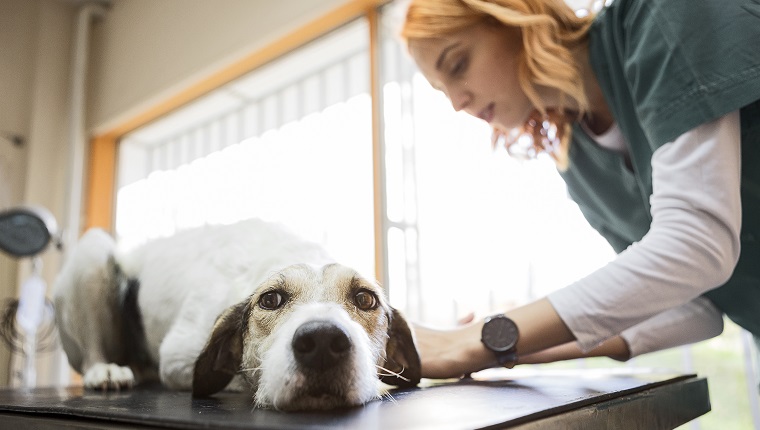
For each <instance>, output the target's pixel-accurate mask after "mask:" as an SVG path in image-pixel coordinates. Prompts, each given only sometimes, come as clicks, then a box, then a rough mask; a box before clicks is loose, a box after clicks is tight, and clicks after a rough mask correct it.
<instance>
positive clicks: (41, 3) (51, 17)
mask: <svg viewBox="0 0 760 430" xmlns="http://www.w3.org/2000/svg"><path fill="white" fill-rule="evenodd" d="M74 7H75V4H74V3H73V2H64V1H60V0H27V1H18V0H0V100H2V103H1V104H0V130H2V131H8V132H13V133H16V134H19V135H21V136H23V137H24V138H25V143H24V145H23V146H22V147H15V146H13V145H10V144H9V143H8V142H6V141H4V140H0V199H2V200H0V208H3V207H8V206H12V205H18V204H36V205H42V206H45V207H47V208H48V209H50V210H51V211H52V212H53V213H54V214H55V215H56V217H57V218H58V217H60V213H61V212H60V211H61V207H62V203H63V189H64V188H63V180H64V177H65V164H64V163H61V162H60V160H62V159H65V154H66V148H65V146H66V142H65V136H66V131H67V129H66V100H67V96H68V93H67V81H68V64H69V60H68V58H69V52H70V35H71V26H72V22H73V21H72V17H73V12H74ZM58 266H59V255H58V253H57V251H55V250H48V251H46V252H45V254H44V255H43V275H44V277H45V279H46V280H47V282H48V284H50V283H52V280H53V277H54V276H55V273H56V271H57V269H58ZM0 270H1V271H2V272H1V273H0V296H2V299H3V301H5V300H6V299H8V298H10V297H16V296H17V294H18V285H19V284H20V280H23V279H25V277H26V276H27V275H28V273H29V271H30V262H29V260H28V259H25V260H21V261H20V262H18V263H17V262H16V261H15V260H11V259H10V258H8V257H6V256H2V257H0ZM48 358H49V357H48ZM42 361H45V357H43V360H42ZM8 363H9V356H8V350H7V349H6V348H5V347H0V386H2V385H7V384H8V380H9V377H8ZM47 370H48V369H45V370H42V371H40V372H39V374H38V377H39V378H40V380H45V379H46V378H47V377H48V376H49V372H48V371H47ZM52 370H53V371H55V369H52Z"/></svg>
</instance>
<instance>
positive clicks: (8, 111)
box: [0, 0, 348, 386]
mask: <svg viewBox="0 0 760 430" xmlns="http://www.w3.org/2000/svg"><path fill="white" fill-rule="evenodd" d="M347 2H348V0H279V1H275V2H273V1H271V0H213V1H210V0H113V1H112V2H111V7H110V8H109V10H108V12H107V13H106V16H105V17H104V18H103V19H100V20H97V21H96V22H95V23H94V24H93V27H92V37H91V47H90V49H91V57H90V64H89V74H88V94H87V116H86V120H85V122H86V127H87V130H88V132H89V133H91V134H92V133H95V132H99V131H103V130H106V129H108V128H109V127H111V126H113V125H114V124H119V123H120V122H121V121H124V120H125V119H130V118H131V117H132V116H133V115H135V113H137V112H141V111H143V110H145V109H146V108H150V107H152V106H154V105H155V104H156V103H157V102H159V101H162V100H164V99H167V98H169V97H171V96H172V95H174V94H176V93H178V92H180V91H182V90H183V89H184V88H186V87H188V86H190V85H192V84H193V83H195V82H198V81H200V80H202V79H203V78H205V77H207V76H209V75H211V74H213V73H214V72H216V71H218V70H220V69H221V68H223V67H225V66H227V65H229V64H232V63H234V62H235V61H237V60H239V59H241V58H243V57H244V56H246V55H247V54H250V53H251V52H254V51H255V50H257V49H258V48H260V47H262V46H265V45H267V44H268V43H271V42H272V41H274V40H276V39H278V38H280V37H282V36H284V35H286V34H288V33H289V32H291V31H293V30H294V29H296V28H298V27H299V26H301V25H303V24H305V23H307V22H309V21H311V20H313V19H315V18H317V17H319V16H321V15H323V14H325V13H327V12H329V11H331V10H333V9H335V8H336V7H338V6H340V5H342V4H344V3H347ZM83 3H85V1H78V0H0V100H2V103H0V131H10V132H13V133H18V134H21V135H23V136H24V137H25V138H26V144H25V145H24V146H23V147H21V148H18V147H14V146H13V145H11V144H10V143H8V142H6V141H4V140H2V139H0V208H4V207H7V206H11V205H15V204H20V203H27V204H39V205H43V206H45V207H47V208H48V209H50V210H51V211H52V212H53V214H54V215H55V216H56V218H57V219H58V221H59V224H60V223H63V220H64V213H65V201H66V188H67V187H66V181H67V171H66V169H67V166H68V163H69V159H68V150H67V148H68V136H69V132H70V130H69V125H68V123H67V121H68V118H69V116H68V111H69V103H70V102H69V80H70V77H69V66H70V61H71V60H70V58H71V52H72V46H71V44H72V32H73V29H74V24H75V19H76V10H77V8H78V7H79V5H80V4H83ZM60 260H61V258H60V253H58V252H57V251H55V250H48V251H47V252H46V253H45V255H44V260H43V264H44V273H43V274H44V277H45V279H46V280H47V282H48V284H49V285H51V284H52V282H53V280H54V278H55V273H57V270H58V269H59V267H60ZM29 266H30V265H29V262H28V261H22V262H21V263H20V264H17V263H16V262H15V260H12V259H10V258H7V257H6V256H4V255H3V256H0V299H5V298H8V297H16V296H17V288H18V284H19V279H24V278H25V276H26V275H27V274H28V273H29ZM43 367H44V365H43ZM48 367H51V369H40V370H38V379H39V380H40V381H41V382H43V383H45V381H48V383H49V381H51V380H54V379H55V376H54V375H53V376H51V375H52V374H54V373H55V372H56V370H55V369H52V367H54V366H53V365H48ZM7 369H8V353H7V349H6V348H5V347H3V346H0V386H3V385H6V384H7V383H8V371H7Z"/></svg>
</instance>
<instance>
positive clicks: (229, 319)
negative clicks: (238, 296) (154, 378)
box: [193, 300, 249, 397]
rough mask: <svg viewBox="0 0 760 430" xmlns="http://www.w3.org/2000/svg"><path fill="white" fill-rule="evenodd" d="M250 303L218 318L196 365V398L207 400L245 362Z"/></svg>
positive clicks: (194, 372) (242, 304)
mask: <svg viewBox="0 0 760 430" xmlns="http://www.w3.org/2000/svg"><path fill="white" fill-rule="evenodd" d="M248 308H249V301H248V300H245V301H243V302H240V303H238V304H237V305H235V306H232V307H230V308H228V309H227V310H225V311H224V312H223V313H222V314H221V315H220V316H219V318H217V320H216V323H215V324H214V328H213V329H212V330H211V336H210V337H209V340H208V342H206V346H205V347H203V351H202V352H201V354H200V355H199V356H198V359H197V360H196V361H195V370H194V371H193V397H206V396H210V395H212V394H214V393H216V392H219V391H221V390H223V389H224V387H226V386H227V384H229V383H230V381H231V380H232V378H233V377H234V376H235V374H236V373H237V372H238V370H239V369H240V363H241V361H242V359H243V335H244V333H245V327H246V325H247V324H246V321H247V314H248Z"/></svg>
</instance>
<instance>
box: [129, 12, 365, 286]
mask: <svg viewBox="0 0 760 430" xmlns="http://www.w3.org/2000/svg"><path fill="white" fill-rule="evenodd" d="M368 43H369V42H368V32H367V25H366V23H365V22H363V21H356V22H354V23H352V24H350V25H347V26H345V27H344V28H341V29H338V30H336V31H334V32H332V33H331V34H329V35H327V36H325V37H323V38H321V39H319V40H317V41H315V42H313V43H311V44H309V45H307V46H305V47H303V48H301V49H299V50H297V51H296V52H293V53H291V54H289V55H287V56H285V57H283V58H281V59H280V60H278V61H276V62H274V63H271V64H269V65H267V66H265V67H262V68H260V69H258V70H255V71H253V72H251V73H250V74H249V75H247V76H244V77H242V78H240V79H238V80H236V81H234V82H232V83H230V84H228V85H225V86H224V87H222V88H219V89H218V90H215V91H214V92H213V93H211V94H209V95H207V96H206V97H204V98H202V99H200V100H198V101H196V102H194V103H192V104H190V105H188V106H186V107H184V108H182V109H181V110H179V111H177V112H175V113H173V114H171V115H169V116H167V117H165V118H163V119H161V120H159V121H156V122H154V123H152V124H149V125H147V126H145V127H143V128H141V129H139V130H136V131H135V132H133V133H130V134H129V135H127V136H125V137H124V138H123V139H122V141H121V143H120V149H119V167H118V172H119V173H118V193H117V203H116V221H115V224H116V234H117V236H119V237H120V238H122V240H123V241H129V242H127V246H130V245H132V246H134V245H137V244H139V243H141V242H143V241H145V240H147V239H150V238H154V237H160V236H166V235H169V234H171V233H173V232H174V231H176V230H178V229H183V228H188V227H193V226H198V225H202V224H205V223H232V222H235V221H238V220H241V219H246V218H252V217H257V218H262V219H265V220H269V221H275V222H280V223H283V224H285V225H286V226H288V227H289V228H291V229H292V230H294V231H295V232H296V233H298V234H299V235H301V236H303V237H305V238H307V239H309V240H312V241H315V242H318V243H321V244H323V245H324V246H325V247H326V248H327V249H328V250H329V251H330V252H331V254H332V255H333V256H334V257H335V258H336V259H338V260H339V261H342V262H345V263H346V264H348V265H351V266H353V267H355V268H356V269H357V270H359V271H361V272H363V273H367V274H369V275H370V276H371V275H373V274H374V270H375V269H374V233H373V232H374V230H373V228H374V227H373V225H374V212H373V211H374V207H373V195H372V189H373V171H372V129H371V100H370V97H369V78H368V77H369V56H368V48H367V46H368Z"/></svg>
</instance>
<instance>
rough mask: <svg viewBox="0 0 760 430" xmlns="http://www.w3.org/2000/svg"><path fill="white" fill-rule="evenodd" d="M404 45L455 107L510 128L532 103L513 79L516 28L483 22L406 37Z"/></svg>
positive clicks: (519, 123)
mask: <svg viewBox="0 0 760 430" xmlns="http://www.w3.org/2000/svg"><path fill="white" fill-rule="evenodd" d="M409 51H410V53H411V56H412V58H413V59H414V61H415V62H416V63H417V66H418V67H419V68H420V71H421V72H422V74H423V75H424V76H425V78H426V79H427V80H428V82H430V84H431V85H432V86H433V87H434V88H436V89H438V90H440V91H443V93H444V94H446V96H447V97H448V98H449V100H450V101H451V104H452V106H453V107H454V109H455V110H457V111H460V110H464V111H465V112H467V113H468V114H470V115H472V116H474V117H477V118H480V119H482V120H484V121H486V122H487V123H489V124H491V125H492V126H494V127H497V128H501V129H503V130H509V129H512V128H515V127H519V126H522V125H523V124H524V123H525V121H526V120H527V118H528V115H529V114H530V113H531V112H532V111H533V109H534V106H533V104H532V103H531V102H530V100H529V99H528V97H527V96H526V95H525V93H524V92H523V90H522V88H521V87H520V84H519V82H518V79H517V67H518V66H517V64H518V55H519V54H520V52H521V51H522V41H521V39H520V32H519V30H517V29H513V28H510V27H505V26H503V25H498V24H490V23H485V22H483V23H479V24H475V25H473V26H471V27H468V28H466V29H464V30H461V31H459V32H456V33H452V34H449V35H446V36H443V37H440V38H430V39H413V40H410V41H409Z"/></svg>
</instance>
